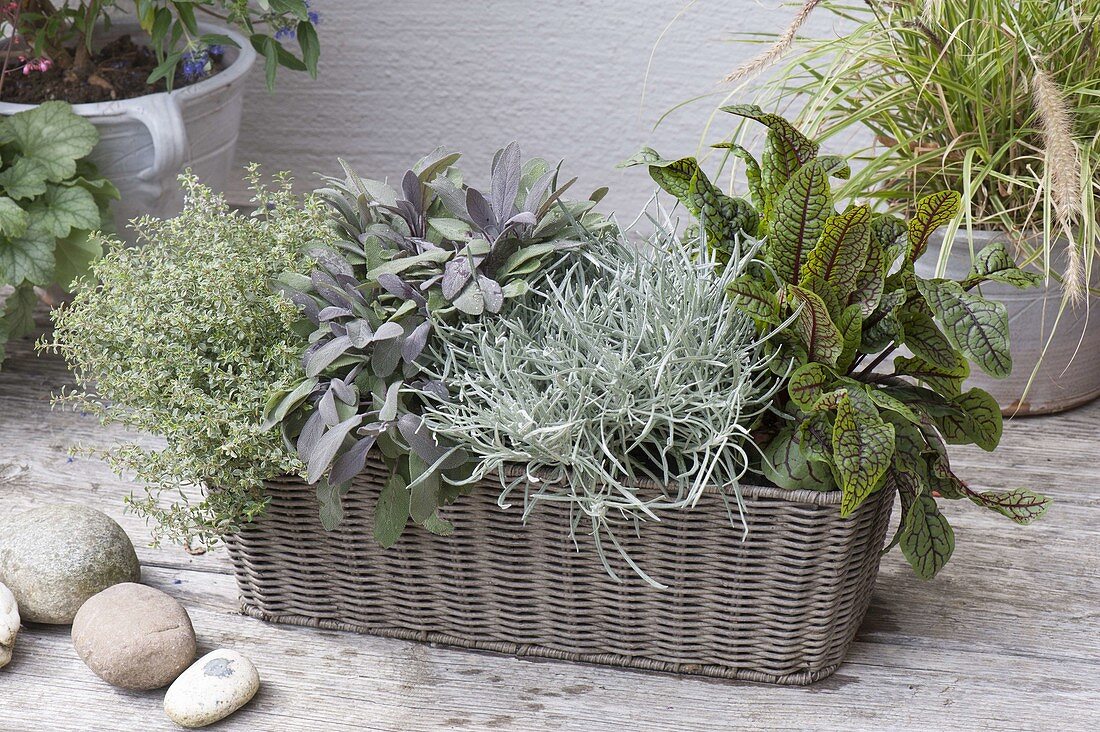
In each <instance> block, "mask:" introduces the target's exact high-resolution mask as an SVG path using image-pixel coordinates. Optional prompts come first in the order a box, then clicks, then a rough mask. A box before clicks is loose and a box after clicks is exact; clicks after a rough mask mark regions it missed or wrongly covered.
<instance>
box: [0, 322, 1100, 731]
mask: <svg viewBox="0 0 1100 732" xmlns="http://www.w3.org/2000/svg"><path fill="white" fill-rule="evenodd" d="M11 350H12V352H13V357H12V358H11V359H9V361H8V362H7V363H6V364H5V365H4V370H3V371H0V513H3V514H8V513H13V512H18V511H22V510H25V509H28V508H30V507H32V506H38V505H42V504H47V503H57V502H80V503H86V504H88V505H92V506H95V507H97V508H99V509H101V510H103V511H105V512H106V513H108V514H109V515H111V516H112V517H114V518H115V519H116V520H118V521H119V522H120V523H121V524H122V526H123V527H124V528H125V529H126V531H127V532H128V533H129V534H130V536H131V537H132V538H133V539H134V542H135V544H136V545H137V546H138V554H139V557H140V558H141V561H142V563H143V565H144V568H143V579H144V581H145V582H146V583H148V584H150V585H153V586H155V587H159V588H161V589H163V590H165V591H166V592H169V593H171V594H172V595H174V596H175V597H177V598H179V599H180V600H181V601H182V602H183V603H184V604H185V605H186V607H187V609H188V611H189V612H190V613H191V617H192V619H193V621H194V624H195V627H196V630H197V632H198V636H199V644H200V650H202V651H205V650H211V649H213V648H215V647H219V646H231V647H233V648H236V649H238V650H240V651H242V652H243V653H245V654H246V655H248V656H250V657H251V658H252V659H253V660H254V661H255V663H256V665H257V667H258V668H259V670H260V675H261V678H262V680H263V686H262V689H261V692H260V694H259V695H258V696H257V697H256V699H255V700H254V701H253V702H252V703H251V704H250V705H249V706H248V707H246V708H245V709H244V710H242V711H241V712H239V713H238V714H236V715H234V716H233V717H231V718H230V719H228V720H226V721H225V722H222V723H220V724H219V725H217V726H215V727H213V728H212V729H217V730H270V731H272V732H275V731H283V730H387V731H390V730H393V731H396V730H412V731H420V730H533V731H537V730H565V729H569V730H573V729H576V730H592V731H593V732H604V731H607V732H611V731H612V730H665V729H676V730H684V731H685V732H694V731H696V730H698V731H700V732H702V731H703V730H707V731H709V730H715V729H723V730H724V729H746V730H758V729H768V730H772V729H775V730H784V729H790V730H810V729H822V730H840V729H853V730H856V729H875V730H903V729H937V730H938V729H953V730H955V729H957V730H978V729H981V730H1006V731H1007V730H1045V729H1052V728H1057V729H1060V730H1095V729H1100V683H1098V682H1097V679H1098V678H1100V550H1097V548H1096V547H1097V546H1098V544H1100V542H1098V539H1100V490H1098V489H1097V482H1098V479H1100V460H1098V459H1097V458H1098V450H1097V437H1098V433H1100V404H1096V405H1092V406H1088V407H1084V408H1082V409H1080V410H1077V411H1075V412H1072V413H1070V414H1066V415H1061V416H1057V417H1047V418H1039V419H1030V420H1015V421H1012V422H1010V423H1008V425H1007V427H1006V433H1005V439H1004V448H1003V449H1002V450H1001V451H1000V452H998V453H997V454H995V455H990V454H988V453H983V452H981V451H980V450H960V451H959V453H958V457H956V459H955V465H956V468H957V469H958V470H959V472H960V473H962V474H963V475H964V477H968V478H969V479H970V480H971V482H972V484H973V485H974V486H977V487H981V488H983V489H984V488H998V487H1005V486H1026V487H1030V488H1034V489H1036V490H1041V491H1045V492H1048V493H1050V494H1052V495H1053V496H1055V498H1056V499H1057V503H1056V505H1055V506H1054V507H1053V508H1052V509H1051V511H1050V513H1049V515H1048V516H1047V517H1046V518H1045V519H1044V520H1043V521H1042V522H1040V523H1039V524H1036V525H1035V526H1032V527H1028V528H1022V527H1017V526H1014V525H1011V524H1010V523H1009V522H1007V521H1005V520H1002V519H1000V518H999V517H996V516H993V515H991V514H989V513H987V512H982V511H980V510H979V509H977V508H976V507H974V506H971V505H969V504H967V505H963V504H949V505H948V506H947V508H946V510H947V512H948V514H949V516H950V518H951V521H952V523H953V525H954V526H955V530H956V534H957V539H958V547H957V549H956V552H955V556H954V558H953V559H952V560H951V563H950V564H949V565H948V567H947V568H946V569H945V570H944V572H943V573H942V574H941V575H940V576H939V577H937V578H936V579H935V580H934V581H932V582H927V583H924V582H920V581H919V580H917V579H915V578H914V577H913V575H912V573H911V572H910V570H909V569H908V566H907V565H906V564H905V562H904V560H903V559H902V558H901V556H900V555H899V554H898V553H897V552H894V553H891V554H890V555H888V556H887V557H886V558H885V559H884V560H883V565H882V574H881V575H880V579H879V583H878V587H877V589H876V592H875V600H874V604H873V605H872V608H871V610H870V612H869V613H868V618H867V621H866V622H865V624H864V627H863V629H862V630H861V632H860V635H859V638H858V639H857V641H856V643H855V644H854V646H853V648H852V651H851V654H850V656H849V660H848V662H847V663H846V664H845V665H844V666H843V667H841V669H840V671H839V672H837V674H836V675H834V676H833V677H831V678H829V679H827V680H825V681H823V682H820V683H818V684H816V685H814V686H811V687H807V688H787V687H772V686H765V685H754V684H743V683H728V682H717V681H710V680H700V679H694V678H677V677H673V676H666V675H656V674H642V673H636V672H632V671H624V670H619V669H606V668H600V667H593V666H583V665H574V664H565V663H556V662H540V661H528V660H518V659H513V658H508V657H500V656H495V655H489V654H479V653H471V652H464V651H455V650H449V649H442V648H431V647H427V646H422V645H418V644H414V643H405V642H400V641H390V640H381V639H377V638H371V637H366V636H358V635H353V634H344V633H336V632H330V631H320V630H313V629H306V628H292V627H286V626H272V625H267V624H264V623H261V622H259V621H257V620H253V619H250V618H245V617H242V616H240V615H239V614H237V613H236V601H237V597H236V586H235V583H234V581H233V579H232V576H231V575H230V574H229V572H230V569H229V564H228V560H227V559H226V557H225V555H224V553H223V552H215V553H211V554H209V555H204V556H191V555H188V554H186V553H185V552H183V551H182V550H180V549H178V548H175V547H163V548H160V549H153V548H150V547H148V546H146V544H147V542H148V531H147V529H146V527H145V525H144V523H143V521H142V520H141V519H139V518H136V517H134V516H131V515H128V514H126V513H125V512H124V511H123V505H122V499H123V497H124V496H125V495H127V494H128V493H129V492H130V491H133V490H140V487H139V486H136V485H134V484H132V483H130V482H127V481H126V480H122V479H119V478H118V477H116V476H114V475H112V474H111V473H110V471H108V470H107V469H106V468H105V467H104V466H103V465H102V464H100V463H98V462H96V461H94V460H88V459H83V458H76V459H71V458H70V457H69V456H68V451H69V449H70V448H71V447H72V446H74V445H76V444H81V443H83V444H100V445H101V444H106V443H109V442H111V441H116V440H121V439H126V438H127V437H128V436H127V435H124V434H123V433H121V432H119V431H118V430H115V429H112V428H104V427H101V426H99V425H98V423H96V421H95V420H94V419H92V418H90V417H87V416H82V415H80V414H78V413H74V412H72V411H67V410H61V409H56V410H51V409H50V406H49V394H50V393H51V391H56V390H58V389H60V388H61V387H62V386H64V385H65V384H67V383H68V382H69V377H68V375H67V373H66V371H65V368H64V364H62V363H61V362H60V361H59V360H58V359H56V358H54V357H42V358H38V357H35V356H34V355H33V350H32V349H31V347H30V341H29V340H28V341H25V342H22V343H16V344H12V347H11ZM129 437H133V436H132V435H131V436H129ZM139 439H149V438H139ZM150 444H155V442H152V441H151V442H150ZM162 698H163V694H162V692H126V691H120V690H116V689H113V688H111V687H110V686H108V685H107V684H105V683H103V682H102V681H100V680H99V679H98V678H97V677H96V676H94V675H93V674H92V673H91V672H90V671H89V670H88V669H87V668H86V667H85V666H84V665H83V664H82V663H81V662H80V660H79V659H78V658H77V657H76V654H75V652H74V651H73V648H72V644H71V642H70V640H69V636H68V629H67V628H58V627H44V626H32V627H25V628H24V629H23V630H22V632H21V634H20V636H19V640H18V642H17V645H16V653H15V658H14V660H13V661H12V663H11V665H9V666H8V667H7V668H5V669H3V670H0V729H3V730H13V731H17V732H32V731H33V732H37V731H38V730H50V731H53V730H58V731H68V730H74V731H75V730H91V729H94V730H151V731H152V730H172V729H176V727H175V726H174V725H173V724H172V723H171V722H170V721H169V720H168V719H167V718H166V717H165V716H164V714H163V712H162V711H161V702H162Z"/></svg>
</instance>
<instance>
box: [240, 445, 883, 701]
mask: <svg viewBox="0 0 1100 732" xmlns="http://www.w3.org/2000/svg"><path fill="white" fill-rule="evenodd" d="M387 478H388V469H387V468H386V467H384V466H383V465H382V464H381V463H380V462H373V461H371V462H368V466H367V470H366V471H365V472H364V473H362V474H361V475H360V476H359V478H357V479H356V484H355V485H353V486H352V489H351V490H350V491H349V493H348V494H347V495H346V496H345V498H344V510H345V515H344V519H343V521H342V522H341V524H340V525H339V527H338V528H337V529H336V530H335V531H332V532H327V531H325V530H324V529H322V527H321V525H320V521H319V519H318V506H317V499H316V496H315V492H314V490H313V488H312V487H310V486H306V485H304V484H303V483H301V482H300V481H296V480H285V481H275V482H272V483H270V484H269V485H268V492H269V494H270V496H271V503H270V505H269V508H268V511H267V512H266V513H265V514H264V515H263V516H262V517H261V518H260V519H258V520H257V521H255V522H254V523H252V524H250V525H248V526H246V527H245V528H244V529H243V530H242V531H241V532H240V533H239V534H238V535H236V536H234V537H232V538H231V539H230V540H229V542H228V543H229V550H230V555H231V557H232V559H233V564H234V568H235V572H236V577H237V582H238V585H239V587H240V592H241V603H242V609H243V610H244V612H245V613H247V614H249V615H252V616H254V617H259V618H262V619H264V620H268V621H272V622H278V623H292V624H298V625H308V626H316V627H325V628H332V629H340V630H352V631H357V632H363V633H370V634H374V635H379V636H386V637H391V638H402V639H406V640H416V641H425V642H433V643H441V644H447V645H453V646H461V647H466V648H475V649H480V650H487V651H495V652H501V653H509V654H516V655H520V656H541V657H547V658H557V659H564V660H571V661H582V662H589V663H599V664H608V665H617V666H626V667H632V668H639V669H648V670H656V671H666V672H673V673H688V674H701V675H707V676H717V677H723V678H732V679H743V680H749V681H765V682H774V683H784V684H808V683H811V682H813V681H816V680H819V679H821V678H824V677H826V676H828V675H829V674H831V673H832V672H833V671H834V670H836V668H837V666H838V665H839V664H840V662H841V661H842V660H843V658H844V654H845V652H846V651H847V648H848V646H849V644H850V643H851V641H852V639H853V638H854V637H855V634H856V631H857V630H858V628H859V625H860V623H861V622H862V620H863V615H864V613H865V612H866V610H867V606H868V604H869V602H870V597H871V591H872V589H873V586H874V582H875V577H876V575H877V573H878V566H879V555H880V552H881V550H882V546H883V541H884V538H885V535H886V530H887V524H888V523H889V517H890V511H891V508H892V506H893V495H892V493H891V492H888V491H880V492H879V493H877V494H875V495H873V496H872V497H871V498H870V499H869V500H867V501H866V502H865V503H864V504H863V506H861V507H860V508H859V509H858V510H857V511H856V512H855V514H854V515H852V516H850V517H848V518H841V517H840V512H839V502H840V494H839V493H838V492H814V491H786V490H782V489H778V488H768V487H758V486H743V487H742V491H743V495H744V500H745V504H746V520H747V523H748V527H749V535H748V538H747V539H746V540H744V541H742V531H741V526H740V523H739V522H737V525H732V524H731V522H730V518H729V515H728V514H727V511H726V508H725V505H724V504H723V503H722V501H721V499H720V498H719V497H718V496H716V495H705V496H704V498H703V499H702V500H701V501H700V503H699V505H698V506H697V507H696V508H694V509H692V510H687V511H676V512H666V513H665V514H663V515H662V521H661V522H660V523H653V522H647V523H646V524H645V525H643V526H642V527H641V532H640V535H638V534H636V533H635V532H634V531H633V530H632V529H630V528H627V527H625V526H624V527H622V528H620V529H619V530H618V531H617V532H616V536H617V538H618V539H619V541H620V542H621V543H622V545H623V546H624V548H625V549H626V550H627V552H628V553H629V554H630V556H631V557H632V558H633V559H634V561H636V562H637V563H638V564H639V565H640V566H641V567H642V568H643V569H644V570H645V571H646V572H647V573H649V574H650V575H651V576H652V577H654V578H655V579H656V580H658V581H660V582H662V583H663V584H666V585H668V587H669V589H667V590H660V589H656V588H653V587H651V586H649V585H647V584H646V583H645V582H643V581H642V580H641V579H640V578H638V577H637V576H636V575H635V574H634V573H633V571H632V570H631V569H630V568H629V567H628V566H626V564H625V563H624V562H623V561H622V560H621V558H620V557H619V556H618V555H617V553H616V552H615V550H614V549H613V548H609V549H608V556H609V559H610V562H611V566H612V568H613V569H614V570H615V572H616V573H617V574H618V575H619V577H620V578H622V580H623V581H622V582H617V581H615V580H614V579H612V578H611V577H610V576H609V575H608V574H607V573H606V572H605V570H604V567H603V565H602V564H601V562H600V560H599V558H598V557H597V555H596V552H595V550H594V548H593V545H592V538H591V536H587V535H585V534H584V533H582V531H583V530H582V529H579V530H578V533H577V542H576V544H575V543H574V542H573V540H572V539H570V537H569V535H568V531H567V529H566V528H565V527H567V526H568V508H567V507H566V506H564V505H563V504H560V503H545V502H544V503H543V504H541V505H539V506H538V507H536V509H535V511H534V512H533V513H532V514H531V516H529V518H528V520H527V523H526V524H524V523H521V521H520V513H521V511H520V509H519V507H518V506H517V507H513V508H512V509H511V510H508V511H503V510H501V509H500V508H499V506H497V503H496V500H497V496H498V495H499V493H500V485H499V484H498V483H497V482H495V481H487V482H486V484H485V485H483V486H479V487H478V489H477V490H475V491H474V492H473V493H472V494H471V495H468V496H465V497H463V498H461V499H460V500H459V501H458V502H457V503H456V504H455V505H453V506H450V507H448V508H447V509H446V515H447V517H448V518H449V519H450V520H451V521H452V522H453V523H454V525H455V532H454V534H453V535H451V536H449V537H446V538H442V537H438V536H433V535H432V534H429V533H428V532H426V531H424V530H422V529H420V528H419V527H416V526H412V525H411V524H410V526H409V528H407V529H406V531H405V534H404V535H403V536H402V538H401V539H400V540H399V542H398V543H397V544H396V545H395V546H393V547H391V548H389V549H382V548H381V547H379V546H378V544H377V543H376V541H375V540H374V536H373V527H374V504H375V501H376V500H377V497H378V494H379V491H380V487H381V485H382V483H383V482H384V481H385V480H386V479H387ZM731 506H732V503H731ZM578 545H579V546H578Z"/></svg>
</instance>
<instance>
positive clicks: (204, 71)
mask: <svg viewBox="0 0 1100 732" xmlns="http://www.w3.org/2000/svg"><path fill="white" fill-rule="evenodd" d="M182 72H183V78H184V79H187V80H188V81H196V80H198V79H202V78H205V77H206V76H207V75H208V74H209V73H210V56H209V54H208V53H207V51H206V49H202V50H201V51H191V52H189V53H185V54H183V68H182Z"/></svg>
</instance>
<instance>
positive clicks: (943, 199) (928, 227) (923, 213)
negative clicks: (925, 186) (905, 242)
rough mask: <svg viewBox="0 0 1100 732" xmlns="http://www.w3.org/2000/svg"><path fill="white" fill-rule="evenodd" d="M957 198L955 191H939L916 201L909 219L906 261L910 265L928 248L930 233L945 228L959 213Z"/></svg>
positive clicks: (959, 197) (958, 197)
mask: <svg viewBox="0 0 1100 732" xmlns="http://www.w3.org/2000/svg"><path fill="white" fill-rule="evenodd" d="M960 200H961V196H959V194H958V192H957V191H940V192H938V193H933V194H931V195H928V196H925V197H924V198H922V199H921V200H919V201H917V206H916V208H915V209H914V211H913V217H912V218H911V219H909V256H908V258H907V261H908V262H909V263H910V264H912V263H913V262H915V261H917V260H918V259H920V257H921V255H922V254H924V250H925V249H927V248H928V240H929V238H931V236H932V232H934V231H935V230H936V229H938V228H940V227H941V226H947V225H948V224H950V223H951V222H952V221H953V220H954V218H955V217H956V216H957V215H958V213H959V201H960Z"/></svg>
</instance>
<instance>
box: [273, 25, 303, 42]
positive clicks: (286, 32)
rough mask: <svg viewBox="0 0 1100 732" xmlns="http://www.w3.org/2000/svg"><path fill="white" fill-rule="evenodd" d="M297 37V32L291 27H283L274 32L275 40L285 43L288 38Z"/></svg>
mask: <svg viewBox="0 0 1100 732" xmlns="http://www.w3.org/2000/svg"><path fill="white" fill-rule="evenodd" d="M297 35H298V32H297V31H296V30H295V29H294V28H293V27H292V26H289V25H284V26H282V27H281V28H278V29H277V30H276V31H275V40H278V41H285V40H287V39H288V38H295V37H296V36H297Z"/></svg>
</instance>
